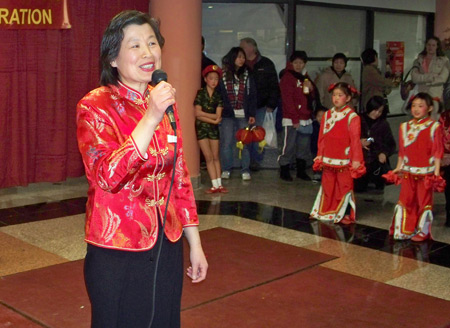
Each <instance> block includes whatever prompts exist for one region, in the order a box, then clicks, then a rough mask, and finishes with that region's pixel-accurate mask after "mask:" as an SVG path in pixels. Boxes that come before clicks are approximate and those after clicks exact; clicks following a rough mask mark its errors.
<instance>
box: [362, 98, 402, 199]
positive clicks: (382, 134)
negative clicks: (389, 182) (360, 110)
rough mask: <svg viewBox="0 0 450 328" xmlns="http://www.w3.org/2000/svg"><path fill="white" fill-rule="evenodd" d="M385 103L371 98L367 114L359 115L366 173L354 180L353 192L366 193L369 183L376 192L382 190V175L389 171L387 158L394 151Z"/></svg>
mask: <svg viewBox="0 0 450 328" xmlns="http://www.w3.org/2000/svg"><path fill="white" fill-rule="evenodd" d="M385 105H386V102H385V100H384V99H383V97H381V96H373V97H372V98H370V99H369V101H368V102H367V106H366V110H367V112H366V113H364V114H362V115H361V144H362V146H363V152H364V161H365V163H366V168H367V173H366V174H365V175H364V176H362V177H361V178H359V179H356V180H355V191H359V192H362V191H366V190H367V187H368V184H369V183H370V182H372V183H374V184H375V188H376V189H378V190H383V189H384V181H383V178H382V177H381V175H382V174H384V173H387V171H388V170H389V169H390V165H389V156H391V155H392V154H393V153H394V152H395V149H396V144H395V140H394V137H393V135H392V131H391V128H390V126H389V123H388V122H387V121H386V115H387V112H386V108H385Z"/></svg>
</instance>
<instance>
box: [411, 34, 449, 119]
mask: <svg viewBox="0 0 450 328" xmlns="http://www.w3.org/2000/svg"><path fill="white" fill-rule="evenodd" d="M448 76H449V60H448V58H447V57H446V56H445V54H444V52H443V51H442V47H441V41H440V40H439V39H438V38H437V37H435V36H432V37H430V38H428V39H427V41H426V42H425V48H424V50H423V51H422V52H421V53H420V54H419V56H418V57H417V59H416V60H415V61H414V64H413V69H412V71H411V77H412V81H413V82H414V83H415V84H417V87H418V92H426V93H428V94H430V96H431V97H432V98H433V102H434V106H433V113H432V114H431V116H432V118H433V119H437V118H438V109H439V102H438V99H439V101H442V97H443V91H444V83H445V82H446V81H447V79H448Z"/></svg>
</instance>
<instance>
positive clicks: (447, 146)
mask: <svg viewBox="0 0 450 328" xmlns="http://www.w3.org/2000/svg"><path fill="white" fill-rule="evenodd" d="M446 116H448V113H446V112H444V113H442V114H441V116H440V118H439V123H440V124H441V126H442V135H443V137H442V142H443V144H444V150H445V152H446V153H450V126H448V124H446V120H447V121H448V120H449V118H448V117H447V118H446Z"/></svg>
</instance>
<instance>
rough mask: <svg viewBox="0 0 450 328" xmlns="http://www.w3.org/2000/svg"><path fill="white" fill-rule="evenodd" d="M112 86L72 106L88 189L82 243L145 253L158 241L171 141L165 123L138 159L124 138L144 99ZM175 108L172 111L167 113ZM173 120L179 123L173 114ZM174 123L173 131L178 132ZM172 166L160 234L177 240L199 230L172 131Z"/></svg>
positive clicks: (143, 108)
mask: <svg viewBox="0 0 450 328" xmlns="http://www.w3.org/2000/svg"><path fill="white" fill-rule="evenodd" d="M151 90H152V87H150V86H149V87H148V89H147V90H146V92H145V94H144V96H142V95H141V94H140V93H139V92H137V91H136V90H133V89H131V88H129V87H127V86H126V85H124V84H122V83H120V82H119V87H116V86H112V85H110V86H108V87H105V86H103V87H100V88H97V89H95V90H92V91H91V92H89V93H88V94H87V95H86V96H85V97H84V98H83V99H81V100H80V102H79V103H78V106H77V138H78V147H79V150H80V152H81V155H82V157H83V162H84V166H85V170H86V177H87V179H88V182H89V191H88V202H87V205H86V226H85V232H86V239H85V240H86V242H88V243H91V244H94V245H97V246H100V247H106V248H114V249H122V250H129V251H139V250H147V249H150V248H152V247H153V246H154V244H155V242H156V239H157V236H158V229H159V227H158V223H157V218H158V213H159V216H160V217H161V218H163V216H164V211H165V208H166V205H167V195H168V192H169V187H170V179H171V174H172V170H173V169H174V168H173V165H172V164H173V158H174V143H173V142H169V141H170V140H169V135H173V131H172V128H171V126H170V123H169V120H168V118H167V117H166V116H164V119H163V120H162V121H161V122H160V124H159V125H158V127H157V129H156V131H155V133H154V135H153V138H152V140H151V142H150V145H149V147H148V150H147V153H146V154H140V153H139V151H138V149H137V147H136V146H135V144H134V141H133V139H132V137H131V133H132V132H133V130H134V128H135V127H136V125H137V123H138V122H139V120H140V119H141V118H142V116H143V114H144V112H145V111H146V109H147V100H146V99H147V97H148V96H149V95H150V92H151ZM174 107H176V106H174ZM175 117H176V119H177V121H178V115H177V110H176V108H175ZM179 126H180V125H179V122H178V127H179ZM177 134H178V145H177V156H178V157H177V162H176V166H175V181H174V185H173V187H172V194H171V197H170V203H169V205H168V206H169V208H168V212H167V221H166V226H165V234H166V236H167V238H168V239H169V240H171V241H176V240H178V239H179V238H181V235H182V231H183V227H186V226H194V225H198V216H197V209H196V205H195V200H194V194H193V191H192V185H191V182H190V179H189V173H188V170H187V167H186V164H185V161H184V154H183V147H182V136H181V131H180V130H177Z"/></svg>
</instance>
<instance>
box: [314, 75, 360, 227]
mask: <svg viewBox="0 0 450 328" xmlns="http://www.w3.org/2000/svg"><path fill="white" fill-rule="evenodd" d="M328 90H329V91H330V92H331V93H332V101H333V104H334V107H333V108H331V109H330V110H329V111H327V112H325V115H324V117H323V118H322V122H321V124H320V132H319V142H318V152H317V157H316V158H315V159H314V166H313V169H314V170H316V171H317V170H319V169H322V170H323V173H322V185H321V187H320V190H319V193H318V194H317V197H316V200H315V202H314V206H313V208H312V211H311V218H314V219H318V220H322V221H328V222H334V223H339V222H341V223H344V224H350V223H354V222H355V220H356V219H355V210H356V208H355V198H354V195H353V179H354V178H356V177H359V176H360V175H362V174H364V173H365V167H364V163H363V152H362V147H361V141H360V135H361V121H360V119H359V116H358V114H356V113H355V112H354V110H353V109H352V108H351V107H349V103H350V101H351V100H352V95H353V94H355V93H356V90H355V89H354V88H353V87H351V86H350V85H349V84H348V83H344V82H339V83H336V84H333V85H331V86H330V88H329V89H328ZM349 205H350V211H349V214H347V213H348V207H349Z"/></svg>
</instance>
